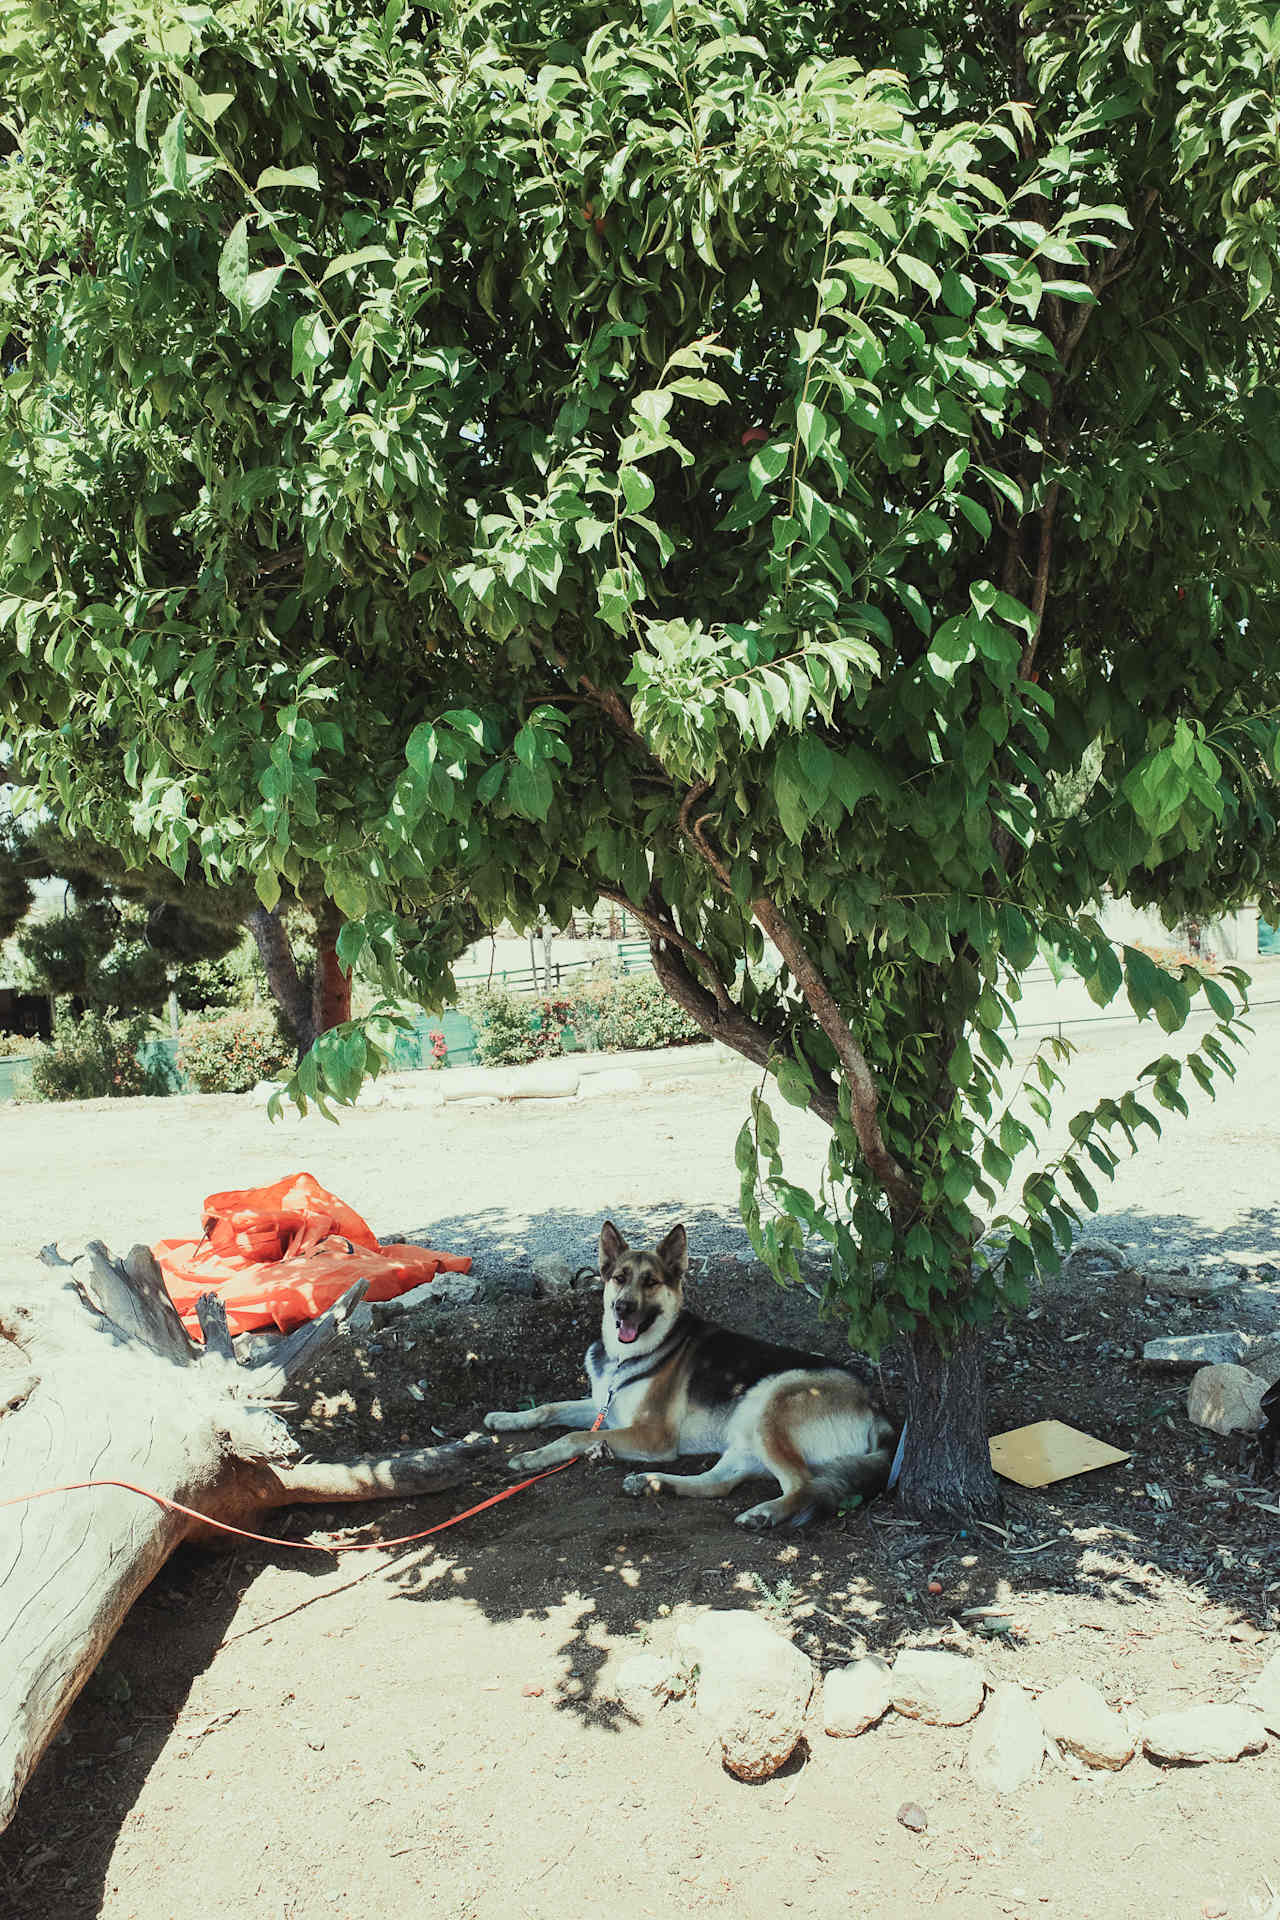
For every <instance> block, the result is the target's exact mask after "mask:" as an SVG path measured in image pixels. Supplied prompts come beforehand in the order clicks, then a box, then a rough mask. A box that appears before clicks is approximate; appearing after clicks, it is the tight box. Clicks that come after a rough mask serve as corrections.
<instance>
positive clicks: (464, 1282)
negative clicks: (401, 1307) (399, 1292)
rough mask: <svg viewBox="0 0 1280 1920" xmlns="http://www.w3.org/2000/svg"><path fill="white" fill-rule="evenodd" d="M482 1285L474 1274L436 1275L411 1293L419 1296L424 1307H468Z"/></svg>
mask: <svg viewBox="0 0 1280 1920" xmlns="http://www.w3.org/2000/svg"><path fill="white" fill-rule="evenodd" d="M483 1284H484V1283H483V1281H482V1280H480V1279H479V1278H478V1276H477V1275H476V1274H474V1273H438V1274H437V1275H436V1277H435V1279H434V1280H432V1281H431V1282H430V1283H429V1284H428V1285H427V1286H424V1287H415V1288H414V1289H413V1291H414V1295H415V1297H416V1296H419V1295H420V1296H421V1300H422V1304H423V1306H424V1307H469V1306H470V1305H471V1303H472V1302H473V1301H474V1299H475V1298H476V1295H477V1294H478V1293H479V1291H480V1289H481V1287H482V1285H483ZM405 1298H406V1299H407V1298H408V1295H407V1294H406V1295H405Z"/></svg>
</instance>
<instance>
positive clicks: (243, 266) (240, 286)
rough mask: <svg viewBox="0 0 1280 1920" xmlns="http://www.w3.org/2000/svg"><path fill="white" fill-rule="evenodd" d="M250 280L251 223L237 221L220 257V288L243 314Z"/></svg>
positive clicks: (245, 220)
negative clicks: (246, 290) (246, 289)
mask: <svg viewBox="0 0 1280 1920" xmlns="http://www.w3.org/2000/svg"><path fill="white" fill-rule="evenodd" d="M248 278H249V222H248V220H247V219H246V218H241V219H239V220H237V221H236V223H235V225H234V227H232V229H231V231H230V233H229V234H228V235H227V237H226V239H225V240H224V241H223V243H222V252H221V253H220V254H219V256H218V286H219V288H220V290H221V291H222V293H224V294H225V295H226V298H227V299H228V300H229V301H230V302H231V304H232V306H233V307H235V308H236V309H237V311H238V312H241V313H243V311H244V304H245V287H246V285H247V282H248Z"/></svg>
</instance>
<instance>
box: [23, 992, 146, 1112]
mask: <svg viewBox="0 0 1280 1920" xmlns="http://www.w3.org/2000/svg"><path fill="white" fill-rule="evenodd" d="M149 1025H150V1022H149V1021H148V1020H147V1018H146V1016H145V1015H144V1014H138V1015H136V1016H135V1017H134V1018H133V1019H132V1020H107V1019H105V1018H104V1017H103V1015H102V1014H100V1013H86V1014H84V1015H83V1016H82V1018H81V1019H79V1020H76V1019H75V1018H74V1017H73V1016H71V1015H70V1014H65V1015H63V1016H62V1017H61V1018H59V1020H58V1021H57V1022H56V1024H55V1026H54V1030H53V1039H52V1041H51V1042H50V1044H49V1045H48V1046H47V1047H44V1048H42V1049H41V1051H40V1052H39V1053H38V1054H37V1055H36V1058H35V1060H34V1061H33V1063H32V1067H31V1087H32V1093H33V1095H34V1097H35V1098H36V1099H37V1100H103V1099H117V1100H118V1099H123V1098H125V1097H126V1096H127V1095H129V1094H138V1093H151V1094H160V1093H167V1092H168V1082H167V1077H166V1075H165V1073H164V1072H163V1070H162V1069H157V1068H155V1067H146V1066H143V1065H142V1063H141V1062H140V1061H139V1059H138V1049H139V1047H141V1046H142V1044H143V1042H144V1041H145V1039H146V1037H147V1030H148V1027H149Z"/></svg>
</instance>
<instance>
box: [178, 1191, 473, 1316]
mask: <svg viewBox="0 0 1280 1920" xmlns="http://www.w3.org/2000/svg"><path fill="white" fill-rule="evenodd" d="M202 1224H203V1227H204V1232H203V1234H202V1236H201V1238H200V1239H199V1240H158V1241H157V1242H156V1244H155V1246H154V1247H153V1248H152V1252H153V1253H154V1254H155V1257H156V1259H157V1260H158V1261H159V1263H160V1270H161V1272H162V1273H163V1274H164V1280H165V1285H166V1287H167V1288H168V1290H169V1297H170V1299H171V1300H172V1301H173V1304H174V1306H175V1307H176V1308H177V1310H178V1313H179V1315H180V1316H181V1319H182V1323H183V1325H184V1326H185V1327H186V1329H187V1332H188V1333H189V1334H191V1335H192V1337H193V1338H194V1339H196V1340H198V1339H199V1338H200V1337H201V1336H200V1323H199V1321H198V1320H197V1318H196V1310H195V1308H196V1301H197V1300H198V1299H199V1297H200V1295H201V1294H202V1293H216V1294H218V1295H219V1297H220V1298H221V1300H222V1301H223V1303H224V1305H225V1306H226V1309H227V1325H228V1327H229V1328H230V1329H231V1331H232V1333H251V1332H253V1331H254V1330H255V1329H256V1328H260V1327H278V1328H279V1329H280V1331H281V1332H282V1333H289V1332H290V1331H291V1330H292V1329H293V1328H294V1327H298V1326H301V1325H302V1323H303V1321H305V1320H314V1319H315V1318H316V1316H317V1315H318V1314H321V1313H324V1312H325V1311H326V1310H327V1309H328V1308H329V1307H331V1306H332V1305H333V1303H334V1301H335V1300H338V1299H340V1298H341V1297H342V1295H343V1294H344V1293H345V1292H346V1290H347V1288H348V1287H349V1286H351V1285H352V1284H353V1283H354V1282H355V1281H356V1280H363V1279H367V1280H368V1282H369V1287H368V1291H367V1292H366V1294H365V1299H366V1300H394V1299H395V1298H396V1296H397V1294H401V1293H407V1292H408V1290H409V1288H410V1287H419V1286H421V1285H422V1284H423V1282H424V1281H426V1280H434V1278H435V1276H436V1275H437V1274H438V1273H440V1272H446V1273H470V1271H471V1261H470V1259H469V1257H468V1256H466V1255H465V1254H456V1253H438V1252H436V1251H435V1249H434V1248H431V1247H409V1246H393V1247H380V1246H379V1245H378V1237H377V1235H376V1234H375V1233H374V1231H373V1229H372V1228H371V1227H370V1226H369V1225H368V1223H367V1222H366V1221H364V1220H362V1219H361V1218H360V1215H359V1214H358V1213H356V1212H355V1210H354V1209H353V1208H351V1207H349V1206H347V1204H346V1202H345V1201H342V1200H339V1199H338V1198H337V1197H336V1195H334V1194H332V1193H328V1192H326V1190H325V1188H324V1187H322V1186H321V1185H320V1183H319V1181H318V1180H315V1179H313V1178H312V1176H311V1175H310V1174H309V1173H292V1174H286V1175H285V1177H284V1179H283V1180H277V1181H275V1182H274V1183H273V1184H272V1185H271V1186H269V1187H246V1188H242V1189H233V1190H231V1191H229V1192H227V1193H212V1194H210V1195H209V1198H208V1199H207V1200H206V1201H205V1203H204V1219H203V1223H202Z"/></svg>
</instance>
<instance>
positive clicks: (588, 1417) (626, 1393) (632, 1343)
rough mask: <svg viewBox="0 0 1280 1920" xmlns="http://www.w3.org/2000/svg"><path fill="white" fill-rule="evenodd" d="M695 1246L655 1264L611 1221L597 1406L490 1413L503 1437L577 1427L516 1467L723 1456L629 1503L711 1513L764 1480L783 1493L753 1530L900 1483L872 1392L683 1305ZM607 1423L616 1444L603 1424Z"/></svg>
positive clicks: (554, 1404)
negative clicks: (651, 1499) (598, 1454)
mask: <svg viewBox="0 0 1280 1920" xmlns="http://www.w3.org/2000/svg"><path fill="white" fill-rule="evenodd" d="M688 1268H689V1242H688V1238H687V1236H686V1234H685V1230H684V1228H683V1226H677V1227H673V1228H672V1229H671V1231H670V1233H669V1234H668V1235H667V1236H666V1238H665V1239H664V1240H663V1241H661V1242H660V1244H659V1245H658V1246H657V1247H656V1248H655V1249H654V1250H653V1252H652V1253H646V1252H642V1251H640V1249H638V1248H636V1249H632V1248H631V1247H629V1246H628V1245H627V1243H626V1241H625V1240H624V1239H623V1237H622V1235H621V1234H620V1233H619V1232H618V1229H617V1228H616V1227H615V1226H614V1224H613V1222H612V1221H611V1220H606V1221H605V1223H604V1226H603V1228H602V1229H601V1233H600V1273H601V1277H602V1278H603V1280H604V1283H605V1287H604V1320H603V1324H602V1326H601V1330H600V1339H599V1340H597V1342H596V1343H595V1345H594V1346H593V1347H592V1348H591V1350H590V1352H589V1353H588V1354H587V1374H588V1377H589V1378H590V1381H591V1398H590V1399H589V1400H554V1401H551V1402H549V1403H548V1404H547V1405H546V1406H542V1407H534V1408H532V1409H531V1410H530V1411H528V1412H526V1413H490V1414H486V1416H485V1422H484V1423H485V1426H486V1427H488V1428H489V1429H490V1430H491V1431H494V1432H498V1433H512V1432H519V1431H523V1430H524V1429H525V1428H528V1427H557V1426H562V1427H570V1428H572V1429H573V1431H572V1432H569V1433H566V1434H563V1435H562V1436H561V1437H560V1438H559V1439H558V1440H553V1441H551V1442H550V1444H549V1445H547V1446H545V1447H538V1448H537V1449H536V1450H535V1451H534V1452H532V1453H520V1454H516V1455H514V1456H513V1458H512V1459H511V1460H510V1461H509V1462H508V1465H509V1467H510V1468H511V1470H512V1471H513V1472H515V1473H525V1472H533V1471H537V1470H538V1469H539V1468H541V1467H554V1466H558V1465H559V1464H560V1463H561V1462H562V1461H565V1460H574V1459H576V1458H577V1456H578V1455H579V1454H581V1453H589V1452H592V1451H594V1450H596V1449H597V1448H599V1447H600V1445H601V1443H603V1445H604V1446H605V1447H607V1449H608V1450H609V1452H610V1453H612V1454H616V1456H617V1457H618V1459H620V1460H641V1461H646V1462H647V1461H658V1460H675V1459H677V1458H678V1457H679V1456H680V1455H681V1454H689V1453H719V1455H720V1458H719V1460H718V1461H717V1462H716V1464H715V1466H713V1467H711V1468H709V1469H708V1470H707V1472H705V1473H629V1474H628V1475H627V1477H626V1479H625V1480H624V1481H623V1483H622V1487H623V1491H624V1493H631V1494H644V1493H660V1492H663V1491H666V1492H668V1493H675V1494H680V1495H681V1496H683V1497H686V1498H692V1499H695V1500H705V1499H707V1498H709V1497H710V1496H712V1495H714V1494H718V1493H731V1492H732V1491H733V1489H734V1488H735V1487H737V1486H739V1485H741V1483H742V1481H744V1480H748V1479H750V1478H751V1477H752V1476H753V1475H761V1474H772V1475H773V1477H774V1478H775V1479H776V1480H777V1482H778V1486H779V1488H780V1489H781V1492H780V1495H779V1497H778V1498H777V1499H776V1500H763V1501H761V1502H760V1504H759V1505H758V1506H754V1507H748V1508H747V1510H746V1512H745V1513H740V1514H739V1515H738V1517H737V1518H738V1525H739V1526H742V1527H756V1528H761V1527H777V1526H781V1525H782V1524H783V1522H784V1521H786V1522H788V1523H789V1524H790V1525H791V1526H793V1527H801V1526H803V1525H804V1524H805V1523H806V1521H808V1520H811V1519H812V1518H813V1517H814V1515H815V1514H820V1513H831V1512H834V1511H835V1509H836V1508H837V1507H838V1505H839V1503H840V1501H841V1499H842V1498H843V1497H844V1496H845V1495H846V1494H848V1493H851V1492H853V1491H855V1490H861V1491H868V1492H869V1491H878V1490H879V1489H880V1488H882V1487H883V1486H884V1484H885V1481H886V1480H887V1478H888V1474H889V1468H890V1463H891V1461H892V1458H893V1444H894V1439H895V1433H894V1429H893V1427H892V1426H891V1425H890V1423H889V1421H888V1420H887V1419H886V1418H885V1416H884V1414H883V1413H881V1412H880V1410H879V1409H878V1408H877V1407H876V1405H875V1403H874V1401H873V1400H872V1398H871V1395H870V1394H869V1393H868V1391H867V1389H866V1387H864V1386H863V1385H862V1383H861V1381H859V1380H856V1379H855V1378H854V1377H853V1375H852V1374H851V1373H848V1372H847V1371H845V1369H843V1368H841V1367H836V1366H833V1365H832V1364H831V1363H830V1362H829V1361H827V1360H820V1359H817V1358H816V1357H815V1356H814V1355H813V1354H811V1353H800V1352H798V1351H797V1350H796V1349H795V1348H793V1347H777V1346H772V1345H770V1344H769V1343H768V1342H767V1341H764V1340H755V1339H752V1338H751V1337H750V1335H748V1334H743V1333H731V1332H730V1331H729V1329H728V1328H727V1327H717V1326H715V1325H713V1324H712V1322H711V1321H709V1320H703V1319H700V1318H699V1316H698V1315H697V1314H696V1313H690V1312H688V1311H687V1310H686V1308H685V1305H684V1282H685V1275H686V1273H687V1272H688ZM601 1411H603V1413H604V1427H603V1431H600V1432H597V1431H595V1430H592V1428H591V1422H592V1420H593V1419H594V1418H595V1417H596V1416H597V1415H598V1414H599V1413H600V1412H601Z"/></svg>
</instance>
